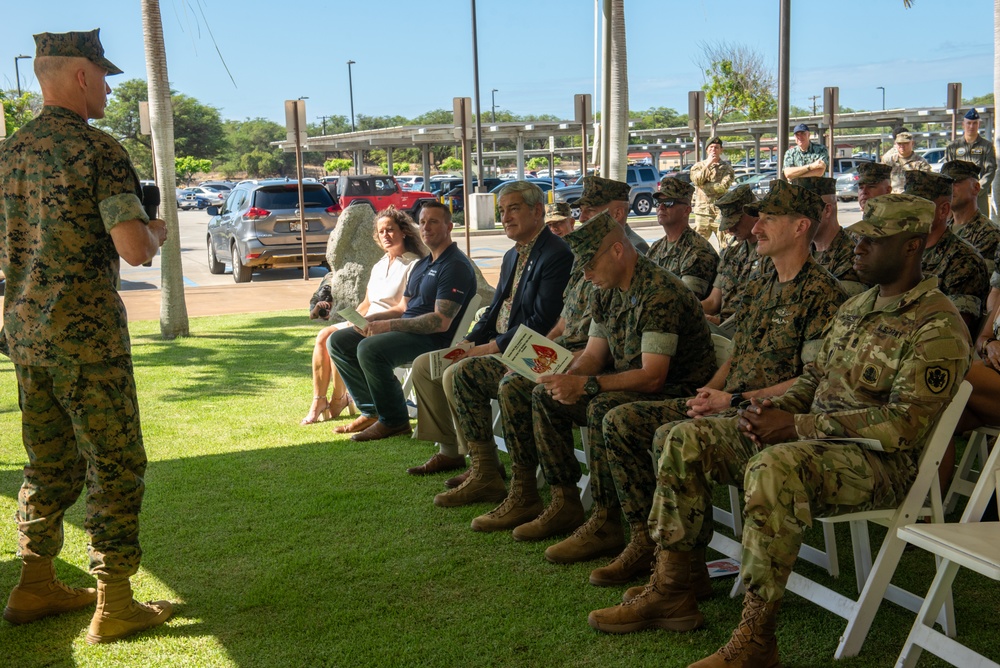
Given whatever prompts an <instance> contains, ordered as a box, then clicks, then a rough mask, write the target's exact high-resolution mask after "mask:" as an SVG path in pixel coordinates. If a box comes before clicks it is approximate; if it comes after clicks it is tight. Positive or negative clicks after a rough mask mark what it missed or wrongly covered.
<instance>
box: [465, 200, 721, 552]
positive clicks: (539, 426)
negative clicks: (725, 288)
mask: <svg viewBox="0 0 1000 668" xmlns="http://www.w3.org/2000/svg"><path fill="white" fill-rule="evenodd" d="M566 241H567V242H569V244H570V247H571V248H572V249H573V252H574V253H575V254H576V261H577V263H578V264H579V265H580V266H582V267H583V270H584V276H585V278H586V279H587V280H589V281H590V282H591V283H593V284H594V292H593V296H592V299H591V304H590V314H591V317H592V318H593V320H592V322H591V325H590V336H589V338H588V340H587V346H586V348H585V349H584V350H583V352H582V353H580V354H579V355H577V356H576V358H575V359H574V360H573V362H572V363H571V365H570V366H569V368H568V369H567V371H566V373H563V374H552V375H547V376H542V377H541V378H540V379H539V383H538V384H537V385H536V386H535V387H534V388H533V390H532V392H531V394H530V396H527V397H526V396H525V395H524V394H521V393H507V392H504V391H503V389H504V388H503V386H501V400H500V411H501V416H502V420H503V430H504V438H505V439H506V443H507V448H508V451H509V452H510V455H511V459H512V460H513V461H514V463H515V469H514V471H515V477H514V480H513V481H512V483H511V489H510V492H509V494H508V497H507V499H506V500H505V501H504V503H503V504H502V505H501V506H500V507H499V508H497V509H496V510H495V511H494V512H492V513H490V514H488V515H485V516H483V517H481V518H477V523H479V524H480V527H482V528H484V530H501V529H510V528H513V529H514V533H513V535H514V538H515V539H517V540H541V539H543V538H547V537H549V536H554V535H557V534H561V533H565V532H567V531H571V530H573V529H576V528H577V527H579V526H580V524H581V523H582V522H583V519H584V512H583V505H582V504H581V502H580V497H579V494H578V493H577V488H576V483H577V482H578V481H579V480H580V465H579V463H578V462H577V461H576V457H575V455H574V453H573V425H574V424H577V425H586V426H587V427H588V429H589V432H590V440H591V447H590V457H589V460H588V463H587V464H588V468H589V469H590V479H591V486H592V491H593V495H594V510H593V514H592V515H591V518H590V520H589V521H588V522H587V523H586V524H584V525H583V526H582V527H580V529H579V530H578V531H577V532H576V533H574V534H573V536H571V537H570V538H568V539H567V540H565V541H563V542H561V543H559V544H557V545H553V546H551V547H549V549H548V550H546V552H545V557H546V558H547V559H548V560H549V561H553V562H556V563H570V562H573V561H581V560H584V559H591V558H594V557H596V556H599V555H601V554H606V553H609V552H611V553H615V554H617V553H618V552H619V551H620V550H621V549H622V547H623V546H624V533H623V528H622V523H621V508H620V506H619V505H618V498H617V495H616V494H615V492H614V483H613V482H612V481H611V476H610V472H609V471H608V468H607V462H606V461H605V460H604V439H603V437H602V431H601V420H602V419H603V418H604V414H605V413H607V411H608V410H609V409H610V408H612V407H614V406H617V405H619V404H623V403H628V402H630V401H636V400H637V399H640V398H661V399H662V398H666V397H670V396H675V397H677V396H687V395H688V394H691V393H692V392H693V391H694V389H695V388H697V387H700V386H701V385H703V384H704V383H705V382H707V381H708V379H709V378H710V377H711V375H712V372H713V371H714V370H715V359H714V356H713V354H712V339H711V335H710V334H709V332H708V324H707V323H706V322H705V319H704V317H702V315H701V307H700V306H699V305H698V300H697V299H695V296H694V294H692V292H691V291H690V290H688V289H687V288H686V287H684V284H683V283H681V282H680V280H679V279H678V278H677V277H675V276H674V275H673V274H671V273H670V272H668V271H666V270H665V269H661V268H660V267H658V266H657V265H656V264H654V263H653V262H652V261H650V260H648V259H647V258H645V257H642V256H641V255H639V254H638V253H637V252H636V250H635V249H634V248H633V247H632V244H630V243H629V242H628V239H627V238H626V237H625V233H624V231H623V230H622V229H621V227H620V226H619V225H617V224H616V223H615V221H614V220H613V219H612V218H611V217H610V216H607V215H600V216H597V217H595V218H592V219H591V220H590V221H588V222H587V223H586V224H584V225H583V226H582V227H581V228H580V229H578V230H576V231H575V232H573V233H572V234H569V235H567V236H566ZM539 461H540V462H541V465H542V472H543V473H544V475H545V479H546V481H547V482H548V483H549V485H550V486H551V488H552V501H551V503H550V504H549V506H548V507H547V508H545V509H544V510H543V511H541V514H540V515H539V514H538V510H537V508H538V506H537V505H535V504H536V500H535V499H534V498H532V497H531V496H530V495H525V494H524V490H525V488H526V487H525V486H526V485H530V484H531V483H529V482H528V481H527V480H526V479H527V478H530V477H533V476H534V470H535V466H536V462H539ZM521 475H523V476H524V478H523V479H521V478H520V476H521Z"/></svg>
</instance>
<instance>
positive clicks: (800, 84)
mask: <svg viewBox="0 0 1000 668" xmlns="http://www.w3.org/2000/svg"><path fill="white" fill-rule="evenodd" d="M7 4H9V5H12V6H8V7H6V8H5V9H4V10H3V12H2V13H3V18H4V20H3V21H2V23H0V86H2V87H3V88H15V87H16V86H15V83H16V82H15V78H14V56H16V55H21V54H25V55H33V54H34V41H33V40H32V38H31V35H32V34H33V33H36V32H43V31H50V32H63V31H68V30H89V29H92V28H95V27H100V28H101V36H102V41H103V43H104V46H105V50H106V52H107V55H108V57H109V58H110V59H111V60H112V62H114V63H115V64H116V65H118V66H119V67H121V68H122V69H123V70H125V74H124V75H122V76H121V77H117V78H118V79H119V80H122V79H125V78H133V77H139V78H143V79H144V78H145V74H146V72H145V61H144V52H143V43H142V21H141V15H140V3H139V2H138V0H130V1H125V0H101V1H99V2H98V1H95V0H34V1H33V2H11V3H7ZM160 5H161V13H162V17H163V26H164V37H165V41H166V49H167V61H168V71H169V75H170V79H171V84H172V86H173V88H174V89H175V90H177V91H179V92H181V93H185V94H187V95H190V96H192V97H195V98H196V99H198V100H199V101H201V102H202V103H205V104H210V105H212V106H215V107H218V108H219V109H220V110H221V113H222V116H223V117H224V118H235V119H243V118H248V117H257V116H262V117H266V118H271V119H273V120H276V121H278V122H281V123H283V122H284V111H283V101H284V100H286V99H293V98H298V97H300V96H307V97H308V98H309V100H308V101H307V103H306V104H307V115H308V117H309V120H310V121H311V122H312V121H316V120H317V119H318V118H319V116H321V115H324V114H325V115H333V114H342V115H344V116H349V114H350V103H349V97H348V82H347V65H346V62H347V61H348V60H354V61H356V64H355V65H354V66H353V79H354V108H355V111H356V113H363V114H369V115H394V114H399V115H403V116H407V117H412V116H416V115H418V114H420V113H423V112H425V111H428V110H431V109H437V108H446V109H450V108H451V100H452V98H453V97H455V96H460V95H464V96H469V97H472V95H473V70H472V39H471V31H470V25H471V19H470V14H471V12H470V2H469V0H423V1H421V0H379V1H377V2H364V1H362V2H358V1H357V0H327V1H326V2H322V1H320V2H316V1H315V0H314V1H313V2H304V1H302V0H284V1H283V2H274V1H273V0H269V1H268V2H263V1H262V0H241V1H240V2H233V1H232V0H228V1H226V2H223V1H222V0H161V3H160ZM902 5H903V3H902V0H794V2H792V45H791V60H792V65H791V102H792V104H795V105H798V106H800V107H805V108H808V107H810V106H811V105H812V102H811V100H810V99H809V98H810V96H812V95H818V94H822V91H823V87H824V86H839V87H840V102H841V104H842V105H843V106H846V107H851V108H854V109H878V108H880V107H881V106H882V92H881V91H879V90H877V87H878V86H884V87H885V89H886V91H885V98H886V100H885V101H886V106H887V107H888V108H894V107H907V106H933V105H943V104H944V99H945V90H946V85H947V83H948V82H950V81H961V82H962V84H963V94H964V96H965V97H972V96H975V95H981V94H984V93H987V92H989V91H990V89H991V88H992V81H993V72H992V69H993V11H992V9H993V3H992V2H990V0H966V1H965V2H963V3H961V4H960V7H961V12H959V11H956V10H957V8H958V7H959V5H957V4H952V3H951V2H950V1H948V2H945V1H944V0H916V2H915V5H914V7H913V8H912V9H909V10H904V9H903V6H902ZM748 9H752V11H751V12H750V15H747V10H748ZM477 12H478V23H479V70H480V73H479V74H480V94H481V96H482V102H481V104H482V109H483V114H484V115H488V114H489V111H490V103H491V102H490V91H491V89H493V88H496V89H498V92H497V94H496V102H497V108H498V109H506V110H509V111H511V112H513V113H517V114H525V113H549V114H555V115H557V116H560V117H565V118H570V117H572V103H573V95H574V93H592V92H593V91H594V83H593V75H594V2H593V0H532V1H530V2H529V1H526V0H478V2H477ZM625 12H626V16H625V18H626V26H627V41H628V57H629V98H630V104H629V106H630V107H631V108H632V109H646V108H649V107H654V106H666V107H672V108H674V109H677V110H678V111H680V112H681V113H684V112H686V110H687V109H686V107H687V91H689V90H694V89H697V88H699V87H700V86H701V84H702V75H701V71H700V69H699V67H698V65H697V60H698V57H699V54H700V53H701V44H703V43H705V42H714V41H719V40H723V39H725V40H728V41H731V42H740V43H744V44H748V45H750V46H752V47H754V48H756V49H758V50H759V51H760V52H761V53H762V54H763V55H764V57H765V59H766V61H767V62H768V63H769V64H770V65H771V66H772V67H773V69H774V71H775V73H776V72H777V51H778V1H777V0H740V1H737V0H686V1H676V0H626V5H625ZM963 19H964V25H962V26H961V28H959V25H960V24H959V22H960V21H962V20H963ZM737 26H738V28H737ZM942 28H946V29H942ZM210 31H211V36H210ZM212 36H214V43H213V39H212ZM216 46H217V47H218V50H219V51H220V52H221V57H220V55H219V53H217V52H216ZM223 61H224V62H223ZM224 63H225V64H224ZM227 66H228V69H229V71H230V72H231V73H232V76H233V79H235V84H234V82H233V81H232V80H230V77H229V74H227V71H226V67H227ZM30 67H31V61H30V60H27V61H25V60H22V61H20V68H21V84H22V87H23V88H28V89H31V90H36V91H37V90H38V85H37V82H36V81H35V79H34V76H33V74H32V73H31V70H30ZM115 79H116V77H112V78H111V79H109V81H110V82H111V85H112V87H113V86H114V83H115ZM595 109H596V105H595Z"/></svg>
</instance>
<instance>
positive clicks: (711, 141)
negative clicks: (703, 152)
mask: <svg viewBox="0 0 1000 668" xmlns="http://www.w3.org/2000/svg"><path fill="white" fill-rule="evenodd" d="M712 144H718V145H719V146H722V137H719V136H717V135H712V138H711V139H709V140H708V141H707V142H705V146H706V148H707V147H709V146H711V145H712Z"/></svg>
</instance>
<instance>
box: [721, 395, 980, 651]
mask: <svg viewBox="0 0 1000 668" xmlns="http://www.w3.org/2000/svg"><path fill="white" fill-rule="evenodd" d="M971 392H972V386H971V385H970V384H969V383H968V382H967V381H963V382H962V385H961V386H960V387H959V389H958V392H957V393H956V394H955V397H954V399H952V400H951V403H950V404H949V405H948V407H947V408H946V409H945V410H944V411H943V412H942V414H941V416H940V418H939V419H938V422H937V425H935V427H934V430H933V431H932V433H931V436H930V438H929V439H928V441H927V444H926V445H925V446H924V450H923V452H922V453H921V454H920V459H919V465H918V469H917V475H916V478H915V479H914V481H913V484H912V485H911V487H910V490H909V491H908V492H907V494H906V497H905V498H904V499H903V502H902V503H901V504H900V505H899V506H898V507H897V508H895V509H887V510H869V511H862V512H857V513H847V514H844V515H836V516H833V517H825V518H818V519H820V520H821V521H823V522H830V523H835V522H850V523H851V539H852V541H853V543H854V555H855V556H854V558H855V572H856V575H857V579H858V588H859V591H860V595H859V596H858V598H857V600H854V599H850V598H848V597H846V596H844V595H843V594H840V593H839V592H836V591H833V590H832V589H830V588H828V587H825V586H823V585H821V584H819V583H818V582H815V581H813V580H810V579H808V578H806V577H804V576H802V575H800V574H799V573H794V572H793V573H792V574H791V575H790V576H789V578H788V585H787V587H786V589H787V590H788V591H791V592H795V593H796V594H798V595H800V596H802V597H803V598H805V599H806V600H808V601H812V602H813V603H815V604H817V605H819V606H821V607H823V608H826V609H827V610H829V611H830V612H832V613H834V614H836V615H839V616H840V617H843V618H844V619H846V620H847V628H846V629H845V630H844V633H843V635H842V636H841V637H840V643H839V645H838V646H837V650H836V652H835V653H834V658H837V659H841V658H844V657H845V656H855V655H857V653H858V652H859V651H860V650H861V646H862V644H864V641H865V638H866V637H867V636H868V630H869V629H870V628H871V624H872V620H873V619H874V618H875V613H876V612H878V608H879V606H880V605H881V603H882V599H883V598H884V599H887V600H890V601H892V602H894V603H896V604H897V605H901V606H903V607H905V608H907V609H909V610H912V611H914V612H916V611H917V610H919V609H920V606H921V604H922V603H923V599H922V598H921V597H919V596H916V595H914V594H912V593H910V592H908V591H905V590H903V589H900V588H899V587H897V586H895V585H893V584H890V581H891V580H892V575H893V573H894V572H895V570H896V565H897V564H898V563H899V558H900V556H901V555H902V554H903V548H904V547H905V545H904V544H903V541H902V540H900V539H899V537H898V536H897V535H896V531H897V530H898V529H899V528H900V527H902V526H903V525H904V524H909V523H911V522H913V521H914V520H915V519H917V518H918V517H920V516H921V515H922V514H924V511H923V508H924V503H925V501H926V499H927V496H928V494H929V495H930V498H931V510H930V518H931V520H932V521H934V522H941V521H942V520H943V519H944V508H943V504H942V501H941V488H940V485H939V483H938V467H939V466H940V464H941V459H942V456H943V455H944V452H945V450H946V449H947V447H948V442H949V441H950V440H951V435H952V434H953V433H954V431H955V427H956V425H957V424H958V420H959V418H960V417H961V416H962V411H963V410H964V409H965V404H966V402H967V401H968V400H969V394H971ZM869 521H871V522H876V523H878V524H884V525H885V526H887V527H888V532H887V533H886V537H885V540H884V541H883V542H882V546H881V548H880V549H879V552H878V556H877V557H876V558H875V561H874V562H872V561H871V546H870V544H869V537H868V525H867V523H868V522H869ZM710 547H711V548H712V549H714V550H717V551H718V552H721V553H723V554H725V555H726V556H729V557H732V558H734V559H739V558H740V556H741V545H740V543H738V542H736V541H734V540H732V539H731V538H728V537H726V536H721V535H719V534H718V533H716V534H715V537H714V538H713V539H712V542H711V544H710ZM738 584H739V581H738V583H737V585H738ZM937 621H938V623H939V624H941V625H942V626H943V627H944V628H945V629H946V630H947V631H948V632H949V633H954V625H955V618H954V612H953V609H952V605H951V599H950V597H949V598H948V599H947V600H946V601H945V602H944V610H942V611H941V613H940V615H938V618H937Z"/></svg>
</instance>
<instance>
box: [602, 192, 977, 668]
mask: <svg viewBox="0 0 1000 668" xmlns="http://www.w3.org/2000/svg"><path fill="white" fill-rule="evenodd" d="M933 216H934V206H933V203H931V202H927V201H925V200H922V199H920V198H918V197H913V196H910V195H892V194H890V195H884V196H882V197H878V198H875V199H873V200H871V201H869V202H868V204H867V206H866V208H865V213H864V217H863V218H862V220H861V222H859V223H856V224H855V225H852V226H851V227H850V228H848V229H849V231H850V232H852V233H853V234H856V235H859V236H860V237H861V238H860V240H859V241H858V245H857V254H858V263H857V264H858V273H859V274H860V276H861V278H862V279H863V280H864V281H865V282H867V283H871V284H872V285H875V286H877V287H875V288H872V289H871V290H868V291H866V292H863V293H862V294H860V295H856V296H855V297H852V298H850V299H849V300H848V301H847V302H845V303H844V305H843V306H841V308H840V310H839V311H838V312H837V314H836V316H835V317H834V320H833V322H832V323H831V325H830V329H829V332H828V334H827V336H826V338H825V340H824V342H823V346H822V348H821V349H820V351H819V354H818V355H817V357H816V361H815V362H813V363H812V364H809V365H806V367H805V371H804V373H803V374H802V375H801V376H800V377H799V378H798V379H797V380H796V381H795V383H794V384H793V385H792V387H791V388H789V390H788V391H787V392H785V394H783V395H782V396H780V397H776V398H775V399H773V400H764V401H758V400H757V399H752V400H751V402H750V404H749V406H747V405H746V404H744V406H746V407H745V408H742V409H741V410H740V411H739V414H738V416H737V417H728V418H706V419H702V420H693V421H688V422H682V423H680V424H678V425H676V426H674V427H673V428H672V429H671V430H670V432H669V434H668V436H667V438H666V443H665V449H664V451H663V453H662V454H661V456H660V459H659V470H658V480H657V488H656V497H655V500H654V506H653V512H652V513H651V514H650V517H649V519H650V528H651V530H652V536H653V539H654V540H655V541H656V542H657V545H658V546H659V547H660V548H661V549H660V551H659V552H658V554H657V559H656V566H655V569H654V571H653V575H652V577H651V578H650V581H649V584H647V585H646V587H645V588H644V589H643V591H642V592H641V593H639V594H638V595H636V596H634V597H633V598H631V599H630V600H629V601H628V602H627V603H624V604H622V605H619V606H616V607H614V608H607V609H604V610H597V611H594V612H592V613H590V618H589V621H590V624H591V626H593V627H595V628H598V629H600V630H603V631H607V632H611V633H629V632H632V631H637V630H640V629H643V628H649V627H659V628H666V629H671V630H675V631H687V630H691V629H695V628H698V627H700V626H702V624H704V618H703V616H702V614H701V612H699V610H698V606H697V603H696V600H695V596H696V591H695V588H694V586H693V585H694V582H695V580H694V578H693V575H694V574H693V573H692V568H691V557H690V555H691V552H692V551H693V550H696V549H700V548H701V547H703V546H704V545H705V544H707V542H708V540H709V539H710V538H711V535H712V495H711V486H710V484H709V481H712V482H715V483H720V484H739V482H740V481H741V480H742V481H744V485H745V489H746V497H745V498H746V507H745V510H744V516H745V524H744V529H743V553H742V557H741V568H740V577H741V578H742V580H743V584H744V585H745V587H746V590H747V593H746V597H745V599H744V603H743V618H742V621H741V622H740V624H739V626H738V627H737V629H736V631H735V632H734V633H733V635H732V638H731V639H730V641H729V643H728V644H727V645H726V646H725V647H723V648H722V649H720V650H719V652H717V653H716V654H713V655H712V656H710V657H708V658H706V659H704V660H702V661H699V662H697V663H695V664H692V666H691V667H689V668H713V667H714V668H718V667H724V666H776V665H778V646H777V641H776V639H775V636H774V630H775V626H776V623H777V612H778V608H779V606H780V605H781V600H782V597H783V595H784V590H785V585H786V583H787V580H788V576H789V574H790V573H791V570H792V566H793V565H794V563H795V559H796V556H797V554H798V551H799V547H800V546H801V543H802V534H803V532H804V531H805V528H806V527H807V526H810V525H811V524H812V522H813V519H814V518H815V517H822V516H824V515H828V514H831V513H835V512H845V511H846V510H867V509H876V508H891V507H894V506H895V505H896V504H898V503H899V502H900V500H901V499H902V497H903V496H904V495H905V493H906V491H907V489H908V488H909V486H910V485H911V484H912V482H913V478H914V476H915V474H916V460H917V457H918V455H919V453H920V451H921V449H922V448H923V446H924V443H925V442H926V439H927V438H928V436H929V435H930V433H931V430H932V428H933V426H934V422H935V420H936V419H937V417H938V416H939V414H940V412H941V411H942V410H943V409H944V408H945V407H946V406H947V405H948V402H949V401H950V400H951V398H952V397H953V396H954V394H955V392H956V391H957V389H958V387H959V385H960V383H961V382H962V378H963V376H964V375H965V373H966V370H967V369H968V367H969V353H970V347H969V338H968V334H967V332H966V331H965V326H964V325H963V323H962V320H961V317H960V316H959V314H958V312H957V311H956V309H955V307H954V306H953V305H952V304H951V303H950V302H949V300H948V299H947V298H946V297H945V296H944V294H942V293H941V292H940V291H939V290H937V289H936V287H935V286H936V284H937V279H936V278H933V277H931V278H927V279H923V277H922V276H921V273H920V258H921V253H922V249H923V243H924V240H925V239H926V237H927V234H928V232H929V231H930V225H931V220H932V219H933ZM829 437H838V438H864V439H872V440H875V441H878V443H879V447H877V448H875V447H869V446H867V445H864V444H862V443H859V442H854V443H850V442H840V443H836V444H831V443H829V442H824V441H822V440H817V439H822V438H829Z"/></svg>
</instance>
